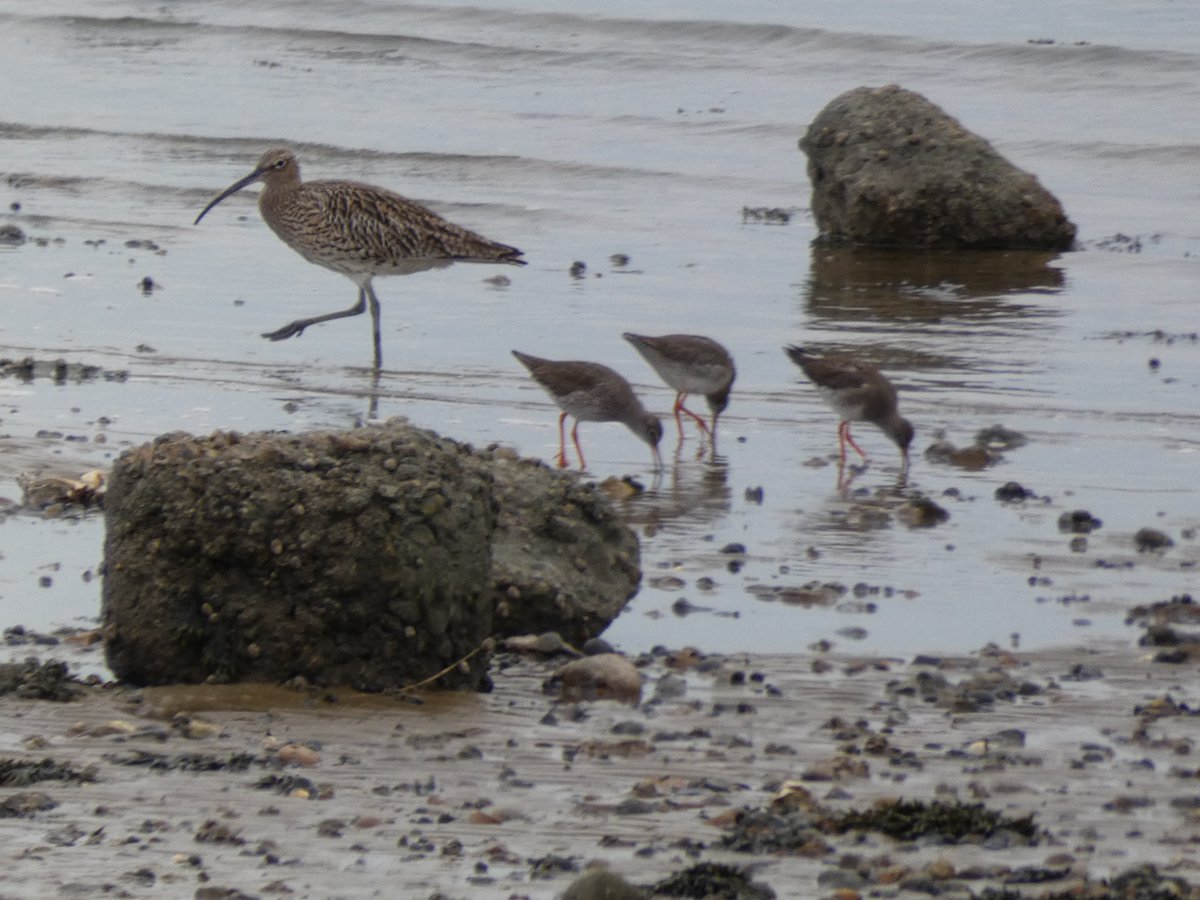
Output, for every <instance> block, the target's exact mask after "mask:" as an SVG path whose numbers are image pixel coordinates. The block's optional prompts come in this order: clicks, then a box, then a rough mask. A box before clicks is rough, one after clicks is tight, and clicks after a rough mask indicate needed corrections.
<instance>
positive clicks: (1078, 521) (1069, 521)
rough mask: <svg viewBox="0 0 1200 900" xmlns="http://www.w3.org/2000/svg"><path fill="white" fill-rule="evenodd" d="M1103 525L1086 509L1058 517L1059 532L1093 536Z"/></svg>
mask: <svg viewBox="0 0 1200 900" xmlns="http://www.w3.org/2000/svg"><path fill="white" fill-rule="evenodd" d="M1103 524H1104V523H1103V522H1101V521H1100V520H1099V519H1097V518H1096V517H1095V516H1093V515H1092V514H1091V513H1090V512H1088V511H1087V510H1086V509H1076V510H1073V511H1072V512H1065V513H1063V514H1062V515H1061V516H1059V517H1058V530H1059V531H1065V532H1068V533H1070V534H1091V533H1092V532H1093V531H1095V530H1096V529H1097V528H1099V527H1100V526H1101V525H1103Z"/></svg>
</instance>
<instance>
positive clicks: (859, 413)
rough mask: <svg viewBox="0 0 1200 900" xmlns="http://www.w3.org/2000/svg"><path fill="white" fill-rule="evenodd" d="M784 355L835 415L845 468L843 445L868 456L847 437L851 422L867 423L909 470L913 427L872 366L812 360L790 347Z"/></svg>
mask: <svg viewBox="0 0 1200 900" xmlns="http://www.w3.org/2000/svg"><path fill="white" fill-rule="evenodd" d="M784 352H786V353H787V355H788V356H789V357H790V358H791V360H792V362H794V363H795V364H796V365H798V366H799V367H800V368H801V369H802V370H803V371H804V374H805V375H806V376H808V380H809V381H811V382H812V383H813V384H814V385H816V386H817V389H818V390H819V391H820V393H821V396H822V397H824V399H825V402H826V403H828V404H829V406H830V407H831V408H832V409H833V411H834V412H835V413H837V415H838V417H839V418H840V419H841V422H840V423H839V424H838V451H839V456H840V459H841V461H842V464H843V465H844V464H845V462H846V444H849V445H850V446H851V447H853V448H854V449H855V451H857V452H858V455H859V456H861V457H862V458H863V459H866V458H867V454H866V453H864V452H863V449H862V448H861V447H859V446H858V444H857V443H856V442H855V440H854V438H853V437H851V436H850V423H851V422H870V423H871V424H872V425H874V426H876V427H877V428H878V429H879V430H880V431H882V432H883V433H884V434H886V435H887V436H888V437H889V438H891V439H892V441H893V442H894V443H895V444H896V446H897V447H899V448H900V457H901V460H902V462H903V464H904V467H905V468H907V467H908V447H909V444H911V443H912V439H913V427H912V423H911V422H909V421H908V419H905V418H904V417H903V416H901V415H900V412H899V408H898V401H897V397H896V388H895V385H893V384H892V383H891V382H890V381H888V380H887V378H886V377H884V375H883V373H882V372H880V371H879V370H878V369H877V368H875V366H872V365H870V364H869V363H865V362H862V361H861V360H857V359H853V358H851V357H849V356H832V355H831V356H812V355H811V354H809V353H808V352H807V351H805V350H804V349H803V348H802V347H796V346H789V347H785V348H784Z"/></svg>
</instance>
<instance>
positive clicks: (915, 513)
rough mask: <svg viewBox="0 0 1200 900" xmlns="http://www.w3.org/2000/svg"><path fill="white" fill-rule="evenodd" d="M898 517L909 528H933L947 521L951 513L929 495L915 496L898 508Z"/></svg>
mask: <svg viewBox="0 0 1200 900" xmlns="http://www.w3.org/2000/svg"><path fill="white" fill-rule="evenodd" d="M896 518H897V519H899V520H900V521H901V522H903V523H904V524H905V525H907V526H908V527H909V528H933V527H934V526H935V525H940V524H942V523H943V522H945V521H947V520H948V519H949V518H950V513H949V511H947V510H946V509H945V507H942V506H939V505H938V504H937V503H935V502H934V501H932V500H930V499H929V498H928V497H915V498H912V499H909V500H906V501H905V502H904V503H902V504H901V505H900V506H899V507H897V508H896Z"/></svg>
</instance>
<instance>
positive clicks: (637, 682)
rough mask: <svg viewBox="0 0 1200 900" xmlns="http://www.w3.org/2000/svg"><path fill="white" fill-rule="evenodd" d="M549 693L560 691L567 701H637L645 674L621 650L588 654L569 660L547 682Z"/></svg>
mask: <svg viewBox="0 0 1200 900" xmlns="http://www.w3.org/2000/svg"><path fill="white" fill-rule="evenodd" d="M546 690H547V692H548V693H553V692H555V691H558V692H560V694H561V699H562V700H564V701H567V702H571V703H574V702H578V701H580V700H619V701H620V702H622V703H633V704H636V703H638V702H639V701H640V700H641V698H642V675H641V673H640V672H638V670H637V668H636V667H635V666H634V665H633V663H631V662H630V661H629V660H627V659H626V658H625V657H624V656H621V655H620V654H618V653H601V654H599V655H597V656H585V657H584V658H583V659H577V660H575V661H573V662H569V663H567V664H566V665H565V666H563V667H562V668H561V669H559V670H558V671H557V672H555V673H554V674H553V675H552V676H550V678H549V679H548V680H547V682H546Z"/></svg>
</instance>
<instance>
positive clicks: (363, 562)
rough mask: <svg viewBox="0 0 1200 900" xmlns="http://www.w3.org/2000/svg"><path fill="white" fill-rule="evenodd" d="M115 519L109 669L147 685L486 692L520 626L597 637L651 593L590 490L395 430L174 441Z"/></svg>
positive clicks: (116, 482)
mask: <svg viewBox="0 0 1200 900" xmlns="http://www.w3.org/2000/svg"><path fill="white" fill-rule="evenodd" d="M105 519H106V524H107V534H106V539H105V578H104V587H103V603H102V619H103V625H104V629H105V636H106V650H107V655H108V662H109V666H110V667H111V668H112V670H113V672H114V673H115V674H116V675H117V676H118V677H119V678H121V679H124V680H126V681H129V682H131V683H135V684H162V683H171V682H198V681H204V680H210V681H229V680H242V681H251V680H262V681H282V680H287V679H291V678H294V677H296V676H301V677H303V678H305V679H307V680H308V681H310V682H313V683H316V684H329V685H333V684H342V685H350V686H353V687H357V688H360V689H364V690H381V689H386V688H393V687H403V686H406V685H411V684H414V683H416V682H419V681H422V680H423V679H426V678H428V677H430V676H432V675H434V674H435V673H438V672H441V671H442V670H443V669H446V668H447V667H449V671H447V672H445V674H443V675H442V677H441V678H440V679H439V680H438V682H437V685H438V686H440V687H458V688H480V687H483V686H484V685H485V684H486V678H487V675H486V671H487V657H488V653H487V652H486V650H481V649H480V648H481V647H485V646H486V639H487V638H489V637H491V636H493V635H496V634H506V633H511V632H510V631H506V629H505V628H504V626H505V625H506V624H509V623H513V624H517V625H519V626H521V627H525V626H527V625H533V624H536V626H537V628H536V630H539V631H546V630H558V631H561V632H563V633H564V634H567V635H570V636H571V637H572V638H573V639H575V640H583V639H586V637H590V636H592V635H594V634H596V633H599V631H600V630H602V629H603V628H604V627H605V626H606V625H607V624H608V622H609V621H610V620H611V619H612V618H613V617H614V616H615V615H616V614H617V613H618V612H619V611H620V610H621V608H622V607H623V606H624V605H625V602H626V601H627V600H628V598H629V597H630V596H632V594H633V593H634V591H635V590H636V587H637V583H638V580H639V578H640V570H639V568H638V548H637V539H636V537H635V536H634V535H633V533H632V532H631V531H629V529H628V528H625V527H624V526H623V525H621V524H620V523H619V521H618V520H617V516H616V512H615V511H614V510H613V509H612V507H611V505H610V504H608V501H607V500H606V498H604V497H603V496H602V495H600V494H599V493H598V492H597V491H596V490H595V489H594V488H591V487H589V486H587V485H584V484H582V483H580V482H579V480H578V478H577V477H576V476H574V475H570V474H563V473H557V472H553V471H551V470H549V469H547V468H546V467H545V466H543V465H540V464H537V463H533V462H531V461H526V460H518V459H516V458H515V456H514V455H513V454H511V453H505V452H503V451H497V452H492V453H478V452H476V451H473V450H472V449H471V448H470V447H467V446H465V445H461V444H458V443H456V442H454V441H451V440H448V439H445V438H440V437H438V436H437V435H435V434H433V433H432V432H428V431H424V430H421V429H417V428H413V427H411V426H409V425H407V424H406V423H404V422H402V421H398V420H397V421H392V422H388V423H386V424H384V425H378V426H370V427H366V428H360V429H355V430H352V431H345V432H314V433H308V434H300V435H280V434H246V435H239V434H235V433H222V432H218V433H216V434H213V435H211V436H209V437H193V436H191V435H186V434H171V435H166V436H163V437H160V438H158V439H157V440H155V441H154V442H152V443H150V444H146V445H144V446H142V447H139V448H136V449H134V450H131V451H128V452H126V453H124V454H122V456H121V457H120V458H119V459H118V460H117V462H116V464H115V465H114V467H113V471H112V475H111V478H110V482H109V487H108V493H107V495H106V498H105ZM577 598H578V599H580V600H581V602H580V603H579V604H576V603H575V602H574V601H575V600H576V599H577ZM498 607H499V611H500V613H501V614H502V615H501V616H498V615H497V611H498ZM498 625H499V626H500V627H497V626H498ZM464 659H466V661H465V662H463V663H461V664H458V665H456V663H458V662H459V661H461V660H464Z"/></svg>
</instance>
